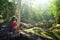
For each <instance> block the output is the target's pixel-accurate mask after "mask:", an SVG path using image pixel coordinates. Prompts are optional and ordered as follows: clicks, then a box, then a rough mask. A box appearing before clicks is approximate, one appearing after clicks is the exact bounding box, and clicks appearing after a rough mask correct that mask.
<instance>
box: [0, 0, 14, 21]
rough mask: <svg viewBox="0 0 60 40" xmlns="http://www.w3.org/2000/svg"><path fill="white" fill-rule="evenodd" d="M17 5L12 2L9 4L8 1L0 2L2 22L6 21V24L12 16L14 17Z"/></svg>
mask: <svg viewBox="0 0 60 40" xmlns="http://www.w3.org/2000/svg"><path fill="white" fill-rule="evenodd" d="M14 7H15V4H14V3H12V2H8V0H1V1H0V15H1V16H2V17H1V16H0V20H1V19H2V20H4V22H6V21H8V20H9V19H10V17H12V15H14V13H15V12H14V11H15V8H14Z"/></svg>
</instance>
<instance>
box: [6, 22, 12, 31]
mask: <svg viewBox="0 0 60 40" xmlns="http://www.w3.org/2000/svg"><path fill="white" fill-rule="evenodd" d="M7 28H8V31H9V32H11V24H10V22H8V24H7Z"/></svg>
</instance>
